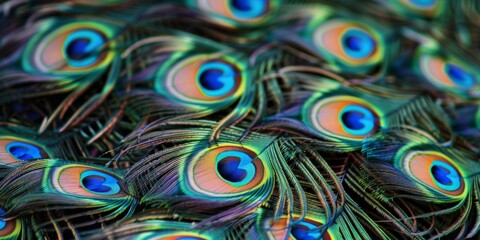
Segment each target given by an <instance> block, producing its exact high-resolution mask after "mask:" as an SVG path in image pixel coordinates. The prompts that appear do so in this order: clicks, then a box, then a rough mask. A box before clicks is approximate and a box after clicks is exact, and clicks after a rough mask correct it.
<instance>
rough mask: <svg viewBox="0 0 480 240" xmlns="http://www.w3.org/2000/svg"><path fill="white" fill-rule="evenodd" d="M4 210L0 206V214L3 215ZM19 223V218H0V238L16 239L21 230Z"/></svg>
mask: <svg viewBox="0 0 480 240" xmlns="http://www.w3.org/2000/svg"><path fill="white" fill-rule="evenodd" d="M4 214H5V211H4V210H3V209H1V208H0V216H3V215H4ZM21 227H22V226H21V224H20V221H19V220H15V219H11V220H4V219H0V239H17V237H18V235H19V234H20V231H21Z"/></svg>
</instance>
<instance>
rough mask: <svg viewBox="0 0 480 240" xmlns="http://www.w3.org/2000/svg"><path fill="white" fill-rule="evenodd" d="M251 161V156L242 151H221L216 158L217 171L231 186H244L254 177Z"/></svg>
mask: <svg viewBox="0 0 480 240" xmlns="http://www.w3.org/2000/svg"><path fill="white" fill-rule="evenodd" d="M252 161H253V159H252V157H250V155H248V154H246V153H244V152H240V151H235V150H230V151H225V152H222V153H220V154H218V155H217V159H216V166H217V173H218V175H219V176H220V177H221V178H222V179H224V180H226V181H227V182H229V183H230V184H231V185H233V186H236V187H241V186H244V185H246V184H248V183H249V182H251V181H252V180H253V178H254V177H255V173H256V169H255V165H254V164H253V162H252Z"/></svg>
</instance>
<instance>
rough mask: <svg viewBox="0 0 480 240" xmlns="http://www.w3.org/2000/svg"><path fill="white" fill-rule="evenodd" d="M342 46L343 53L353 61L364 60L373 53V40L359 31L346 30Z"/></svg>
mask: <svg viewBox="0 0 480 240" xmlns="http://www.w3.org/2000/svg"><path fill="white" fill-rule="evenodd" d="M343 45H344V50H345V53H346V54H347V55H348V56H349V57H351V58H354V59H362V58H366V57H368V56H370V55H372V54H373V52H374V51H375V40H374V39H373V38H372V37H371V35H370V34H369V33H367V32H366V31H364V30H360V29H350V30H347V32H346V33H345V35H344V36H343Z"/></svg>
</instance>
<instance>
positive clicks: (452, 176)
mask: <svg viewBox="0 0 480 240" xmlns="http://www.w3.org/2000/svg"><path fill="white" fill-rule="evenodd" d="M430 172H431V173H432V177H433V180H434V181H435V184H436V185H437V186H438V187H440V188H441V189H443V190H446V191H455V190H458V189H459V188H460V185H461V182H460V175H459V174H458V172H457V170H456V169H455V168H454V167H453V166H451V165H450V164H447V163H445V162H443V161H439V160H434V161H433V162H432V165H431V167H430Z"/></svg>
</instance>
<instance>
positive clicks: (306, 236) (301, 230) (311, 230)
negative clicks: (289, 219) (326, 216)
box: [290, 222, 321, 240]
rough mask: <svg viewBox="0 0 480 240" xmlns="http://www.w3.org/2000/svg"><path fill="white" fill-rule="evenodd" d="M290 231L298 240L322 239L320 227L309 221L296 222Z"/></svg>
mask: <svg viewBox="0 0 480 240" xmlns="http://www.w3.org/2000/svg"><path fill="white" fill-rule="evenodd" d="M290 233H291V234H292V235H293V237H295V239H297V240H315V239H320V237H321V235H320V229H319V228H318V227H317V226H315V225H313V224H311V223H308V222H300V223H298V224H295V225H294V226H293V227H292V229H291V230H290Z"/></svg>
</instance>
